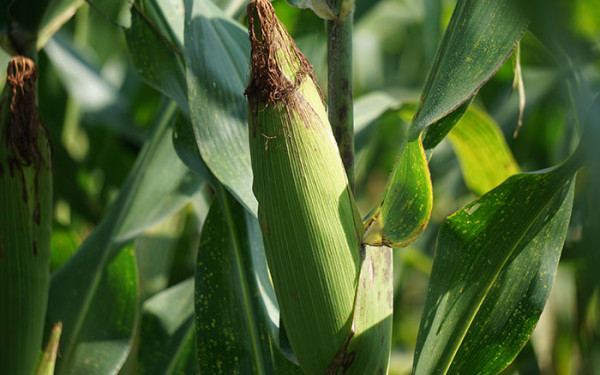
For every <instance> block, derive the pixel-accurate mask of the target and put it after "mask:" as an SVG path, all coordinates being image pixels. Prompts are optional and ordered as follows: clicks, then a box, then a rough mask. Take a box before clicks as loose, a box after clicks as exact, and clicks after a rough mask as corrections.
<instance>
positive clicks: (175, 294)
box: [138, 279, 196, 374]
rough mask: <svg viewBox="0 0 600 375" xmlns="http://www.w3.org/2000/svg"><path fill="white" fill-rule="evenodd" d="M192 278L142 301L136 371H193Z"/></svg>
mask: <svg viewBox="0 0 600 375" xmlns="http://www.w3.org/2000/svg"><path fill="white" fill-rule="evenodd" d="M195 348H196V346H195V331H194V280H193V279H188V280H185V281H183V282H181V283H179V284H177V285H175V286H172V287H170V288H169V289H167V290H165V291H163V292H161V293H159V294H157V295H155V296H154V297H152V298H151V299H149V300H148V301H146V302H145V303H144V306H143V311H142V323H141V327H140V351H139V354H138V366H139V367H138V372H139V373H142V374H193V373H196V356H195V353H196V351H195Z"/></svg>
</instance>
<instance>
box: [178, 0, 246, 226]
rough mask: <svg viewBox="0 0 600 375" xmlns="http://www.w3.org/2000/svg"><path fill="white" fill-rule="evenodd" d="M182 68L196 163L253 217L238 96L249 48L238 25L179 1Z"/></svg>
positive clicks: (242, 101)
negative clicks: (182, 21)
mask: <svg viewBox="0 0 600 375" xmlns="http://www.w3.org/2000/svg"><path fill="white" fill-rule="evenodd" d="M185 17H186V18H185V30H184V36H185V42H184V44H185V53H184V56H185V62H186V67H187V84H188V99H189V107H190V116H191V120H192V125H193V129H194V135H195V139H196V143H197V146H198V149H199V151H200V154H201V155H202V159H203V160H204V162H205V163H206V165H207V166H208V168H209V169H210V171H211V172H212V173H213V174H214V175H215V176H216V178H217V179H218V180H219V181H220V182H221V183H222V184H223V185H224V186H225V187H226V188H227V189H228V190H229V191H230V192H231V193H232V194H233V196H235V197H236V199H238V200H239V201H240V202H241V203H242V204H243V205H244V206H245V207H246V208H247V209H248V210H250V212H253V213H254V214H256V209H257V202H256V199H255V198H254V195H253V194H252V182H251V181H252V170H251V168H250V151H249V145H248V129H247V122H248V115H247V108H246V98H245V97H244V90H245V87H246V83H247V75H248V62H249V60H250V42H249V40H248V35H247V32H246V31H245V30H244V29H243V28H242V27H241V25H239V24H237V23H235V22H234V21H232V20H231V19H229V18H227V17H226V16H224V15H223V13H222V11H221V10H220V9H219V8H217V7H216V6H215V5H214V4H212V3H211V2H209V1H191V0H186V1H185Z"/></svg>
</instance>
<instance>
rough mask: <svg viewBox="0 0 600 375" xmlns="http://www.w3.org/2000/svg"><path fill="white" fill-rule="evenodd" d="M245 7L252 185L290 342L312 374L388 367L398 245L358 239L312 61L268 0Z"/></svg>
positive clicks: (356, 216)
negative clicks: (385, 245) (393, 271)
mask: <svg viewBox="0 0 600 375" xmlns="http://www.w3.org/2000/svg"><path fill="white" fill-rule="evenodd" d="M247 11H248V22H249V37H250V41H251V44H252V52H251V73H250V82H249V84H248V88H247V89H246V95H247V98H248V113H249V138H250V150H251V158H252V169H253V173H254V183H253V190H254V194H255V195H256V198H257V200H258V202H259V206H258V218H259V222H260V225H261V229H262V233H263V240H264V244H265V251H266V256H267V262H268V265H269V270H270V273H271V277H272V280H273V284H274V288H275V292H276V295H277V300H278V302H279V306H280V311H281V318H282V321H283V323H284V325H285V330H286V333H287V335H288V338H289V341H290V344H291V347H292V349H293V351H294V354H295V355H296V358H297V359H298V362H299V364H300V367H301V368H302V370H303V371H304V372H305V373H308V374H325V373H327V374H338V373H340V374H341V373H344V374H371V373H373V374H379V373H381V374H384V373H386V372H387V365H388V360H389V352H390V331H391V305H392V290H391V278H392V277H391V252H390V250H389V249H387V248H369V247H367V248H366V249H365V248H364V247H362V246H361V238H362V235H363V227H362V224H361V220H360V216H359V214H358V211H357V209H356V206H355V203H354V199H353V196H352V193H351V192H350V189H349V187H348V180H347V178H346V174H345V171H344V166H343V164H342V160H341V157H340V154H339V151H338V147H337V144H336V142H335V139H334V137H333V133H332V130H331V126H330V124H329V121H328V119H327V113H326V112H325V107H324V104H323V99H322V95H321V92H320V90H319V88H318V86H317V84H316V81H315V77H314V75H313V73H312V66H311V65H310V63H309V62H308V60H307V59H306V58H305V57H304V56H303V55H302V53H301V52H300V51H299V50H298V48H297V47H296V45H295V43H294V41H293V40H292V38H291V37H290V36H289V35H288V33H287V32H286V31H285V29H284V27H283V25H282V24H281V23H280V22H279V20H278V19H277V18H276V16H275V12H274V9H273V7H272V6H271V4H270V2H269V1H268V0H252V1H250V3H249V5H248V8H247Z"/></svg>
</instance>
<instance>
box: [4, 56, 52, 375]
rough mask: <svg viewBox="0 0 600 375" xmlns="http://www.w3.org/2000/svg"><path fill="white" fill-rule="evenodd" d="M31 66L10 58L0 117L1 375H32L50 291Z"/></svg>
mask: <svg viewBox="0 0 600 375" xmlns="http://www.w3.org/2000/svg"><path fill="white" fill-rule="evenodd" d="M37 74H38V71H37V67H36V66H35V64H34V62H33V61H32V60H30V59H28V58H25V57H22V56H18V57H13V58H12V59H11V60H10V62H9V65H8V74H7V84H6V86H5V89H4V92H3V94H2V99H1V104H2V105H1V111H2V113H1V117H0V306H2V308H1V309H0V373H1V374H14V375H19V374H25V375H31V374H32V373H33V371H34V369H35V367H36V363H37V359H38V356H39V353H40V351H41V348H42V333H43V330H44V317H45V314H46V304H47V298H48V286H49V277H50V273H49V267H50V232H51V221H52V220H51V219H52V180H51V152H50V146H49V142H48V139H47V133H46V131H45V128H44V126H43V124H42V123H41V121H40V119H39V117H38V113H37V105H36V79H37Z"/></svg>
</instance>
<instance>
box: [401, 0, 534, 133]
mask: <svg viewBox="0 0 600 375" xmlns="http://www.w3.org/2000/svg"><path fill="white" fill-rule="evenodd" d="M526 25H527V20H526V19H525V17H524V16H523V15H522V14H521V12H520V10H519V7H518V3H517V1H516V0H459V1H458V3H457V4H456V8H455V10H454V14H453V15H452V18H451V20H450V24H449V25H448V29H447V30H446V33H445V34H444V38H443V39H442V43H441V45H440V47H439V49H438V54H437V57H436V59H435V62H434V64H433V67H432V68H431V71H430V73H429V77H428V78H427V83H426V84H425V88H424V89H423V93H422V96H421V101H420V103H419V106H418V109H417V112H416V114H415V117H414V119H413V124H412V127H411V130H410V132H409V139H410V140H413V139H415V138H416V137H417V136H419V134H420V133H421V132H422V131H423V129H425V127H427V126H428V125H430V124H432V123H434V122H436V121H438V120H440V119H441V118H443V117H445V116H446V115H448V114H449V113H450V112H452V111H454V110H455V109H456V108H458V107H459V106H460V105H461V104H462V103H464V102H465V101H467V100H468V99H469V98H470V97H472V96H473V95H474V94H475V93H476V92H477V90H479V88H480V87H481V86H482V85H483V84H484V83H485V82H487V81H488V80H489V79H490V78H491V77H492V76H493V75H494V73H496V71H497V70H498V69H499V68H500V66H501V65H502V64H503V63H504V61H506V59H507V58H508V57H509V56H510V54H511V52H512V50H513V48H514V47H515V45H516V43H517V41H518V40H519V39H520V37H521V35H522V34H523V32H524V30H525V27H526Z"/></svg>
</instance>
